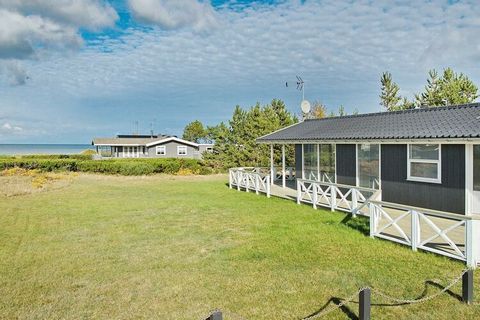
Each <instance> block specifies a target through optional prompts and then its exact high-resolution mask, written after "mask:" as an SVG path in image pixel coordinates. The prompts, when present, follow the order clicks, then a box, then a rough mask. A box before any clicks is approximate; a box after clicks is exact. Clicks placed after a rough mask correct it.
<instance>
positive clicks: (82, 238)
mask: <svg viewBox="0 0 480 320" xmlns="http://www.w3.org/2000/svg"><path fill="white" fill-rule="evenodd" d="M225 183H226V177H225V176H203V177H174V176H150V177H118V176H96V175H82V174H81V175H79V176H78V177H75V179H73V180H72V181H70V182H69V184H68V185H65V186H63V187H62V188H57V189H55V188H53V189H48V188H46V189H45V190H43V191H42V192H34V193H31V194H28V193H27V194H24V195H18V196H9V197H7V196H5V195H1V194H0V318H2V319H3V318H5V319H12V318H20V319H47V318H48V319H59V318H62V319H131V318H136V319H152V318H161V319H199V320H200V319H203V318H204V315H205V314H207V313H208V311H209V310H211V309H214V308H220V309H223V310H226V311H228V312H227V317H226V318H227V319H239V318H238V317H236V316H235V315H234V314H239V315H241V316H242V317H243V318H246V319H301V318H302V317H306V316H308V315H310V314H312V313H314V312H316V311H318V310H320V309H322V308H323V307H325V306H326V305H327V304H328V305H330V304H329V301H330V303H334V302H335V301H337V299H341V298H345V297H347V296H350V295H351V294H352V293H354V292H355V291H356V290H357V289H358V288H359V287H361V286H364V285H370V286H373V287H378V288H381V289H382V290H383V291H385V292H387V293H389V294H391V295H394V296H398V297H405V298H414V297H418V296H421V295H422V294H433V293H435V292H438V290H439V289H438V287H437V286H435V285H432V284H431V283H430V282H427V281H428V280H432V281H434V282H436V283H438V284H440V285H446V284H448V283H449V282H450V280H451V279H453V278H455V277H456V276H457V275H458V274H459V273H460V272H461V271H462V269H463V268H464V265H463V264H461V263H459V262H455V261H453V260H449V259H446V258H443V257H439V256H436V255H433V254H428V253H421V252H420V253H414V252H412V251H410V250H409V249H408V248H405V247H402V246H399V245H395V244H393V243H389V242H387V241H382V240H373V239H370V238H368V237H367V236H365V235H364V234H363V233H362V232H360V231H358V230H357V228H354V227H352V226H353V225H358V224H359V223H358V221H356V222H355V223H351V222H350V223H345V220H346V219H345V218H346V215H345V214H343V213H336V212H334V213H331V212H329V211H324V210H318V211H314V210H313V209H311V208H310V207H308V206H303V205H302V206H299V205H297V204H295V203H294V202H292V201H287V200H282V199H274V198H272V199H267V198H266V197H264V196H256V195H255V194H252V193H249V194H247V193H244V192H237V191H235V190H230V189H228V187H227V186H226V184H225ZM342 221H343V222H342ZM360 225H361V223H360ZM475 285H476V288H480V278H479V277H476V279H475ZM460 293H461V286H460V284H457V285H456V286H454V287H453V288H452V292H451V293H450V294H443V295H442V296H440V297H439V298H437V299H435V300H433V301H430V302H426V303H422V304H419V305H412V306H391V305H387V306H385V305H384V304H385V302H387V304H388V303H389V302H388V301H384V300H382V299H379V298H378V297H376V296H373V301H374V302H375V303H377V304H379V305H376V306H374V307H373V309H372V313H373V318H374V319H475V318H480V307H479V306H466V305H464V304H462V303H461V302H459V300H458V299H457V296H456V295H458V294H460ZM332 301H333V302H332ZM355 301H356V300H355ZM357 309H358V305H357V304H356V302H353V303H349V304H347V306H346V307H345V308H344V309H343V310H337V311H335V312H333V313H331V314H330V315H329V316H328V317H327V318H328V319H345V318H348V317H351V318H354V315H353V314H354V313H357ZM352 313H353V314H352ZM229 314H230V316H229Z"/></svg>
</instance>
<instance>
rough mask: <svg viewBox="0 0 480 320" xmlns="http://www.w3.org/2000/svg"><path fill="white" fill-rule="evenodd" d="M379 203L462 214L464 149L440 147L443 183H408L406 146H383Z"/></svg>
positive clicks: (457, 146) (460, 147)
mask: <svg viewBox="0 0 480 320" xmlns="http://www.w3.org/2000/svg"><path fill="white" fill-rule="evenodd" d="M381 152H382V200H383V201H388V202H395V203H400V204H405V205H411V206H415V207H422V208H429V209H435V210H440V211H447V212H455V213H460V214H464V213H465V146H464V145H453V144H449V145H442V183H441V184H435V183H425V182H414V181H407V145H405V144H387V145H382V150H381Z"/></svg>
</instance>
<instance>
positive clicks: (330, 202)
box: [297, 179, 381, 215]
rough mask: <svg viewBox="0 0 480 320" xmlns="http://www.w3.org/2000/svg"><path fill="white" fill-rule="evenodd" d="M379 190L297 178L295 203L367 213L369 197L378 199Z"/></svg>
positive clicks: (355, 213) (353, 212)
mask: <svg viewBox="0 0 480 320" xmlns="http://www.w3.org/2000/svg"><path fill="white" fill-rule="evenodd" d="M380 196H381V191H380V190H375V189H370V188H360V187H355V186H349V185H343V184H335V183H328V182H320V181H313V180H305V179H297V203H299V204H300V203H301V202H306V203H311V204H312V205H313V207H314V208H315V209H316V208H317V206H322V207H327V208H330V209H331V210H332V211H334V210H340V211H345V212H350V213H352V214H353V215H357V214H360V215H368V210H367V205H368V201H369V200H371V199H375V200H379V199H380Z"/></svg>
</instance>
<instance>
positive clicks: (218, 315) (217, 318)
mask: <svg viewBox="0 0 480 320" xmlns="http://www.w3.org/2000/svg"><path fill="white" fill-rule="evenodd" d="M205 320H223V315H222V311H214V312H213V313H212V314H211V315H210V317H208V319H205Z"/></svg>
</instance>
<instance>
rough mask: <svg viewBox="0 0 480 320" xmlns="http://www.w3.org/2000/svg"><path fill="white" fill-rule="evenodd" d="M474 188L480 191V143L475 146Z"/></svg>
mask: <svg viewBox="0 0 480 320" xmlns="http://www.w3.org/2000/svg"><path fill="white" fill-rule="evenodd" d="M473 190H474V191H480V145H474V146H473Z"/></svg>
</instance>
